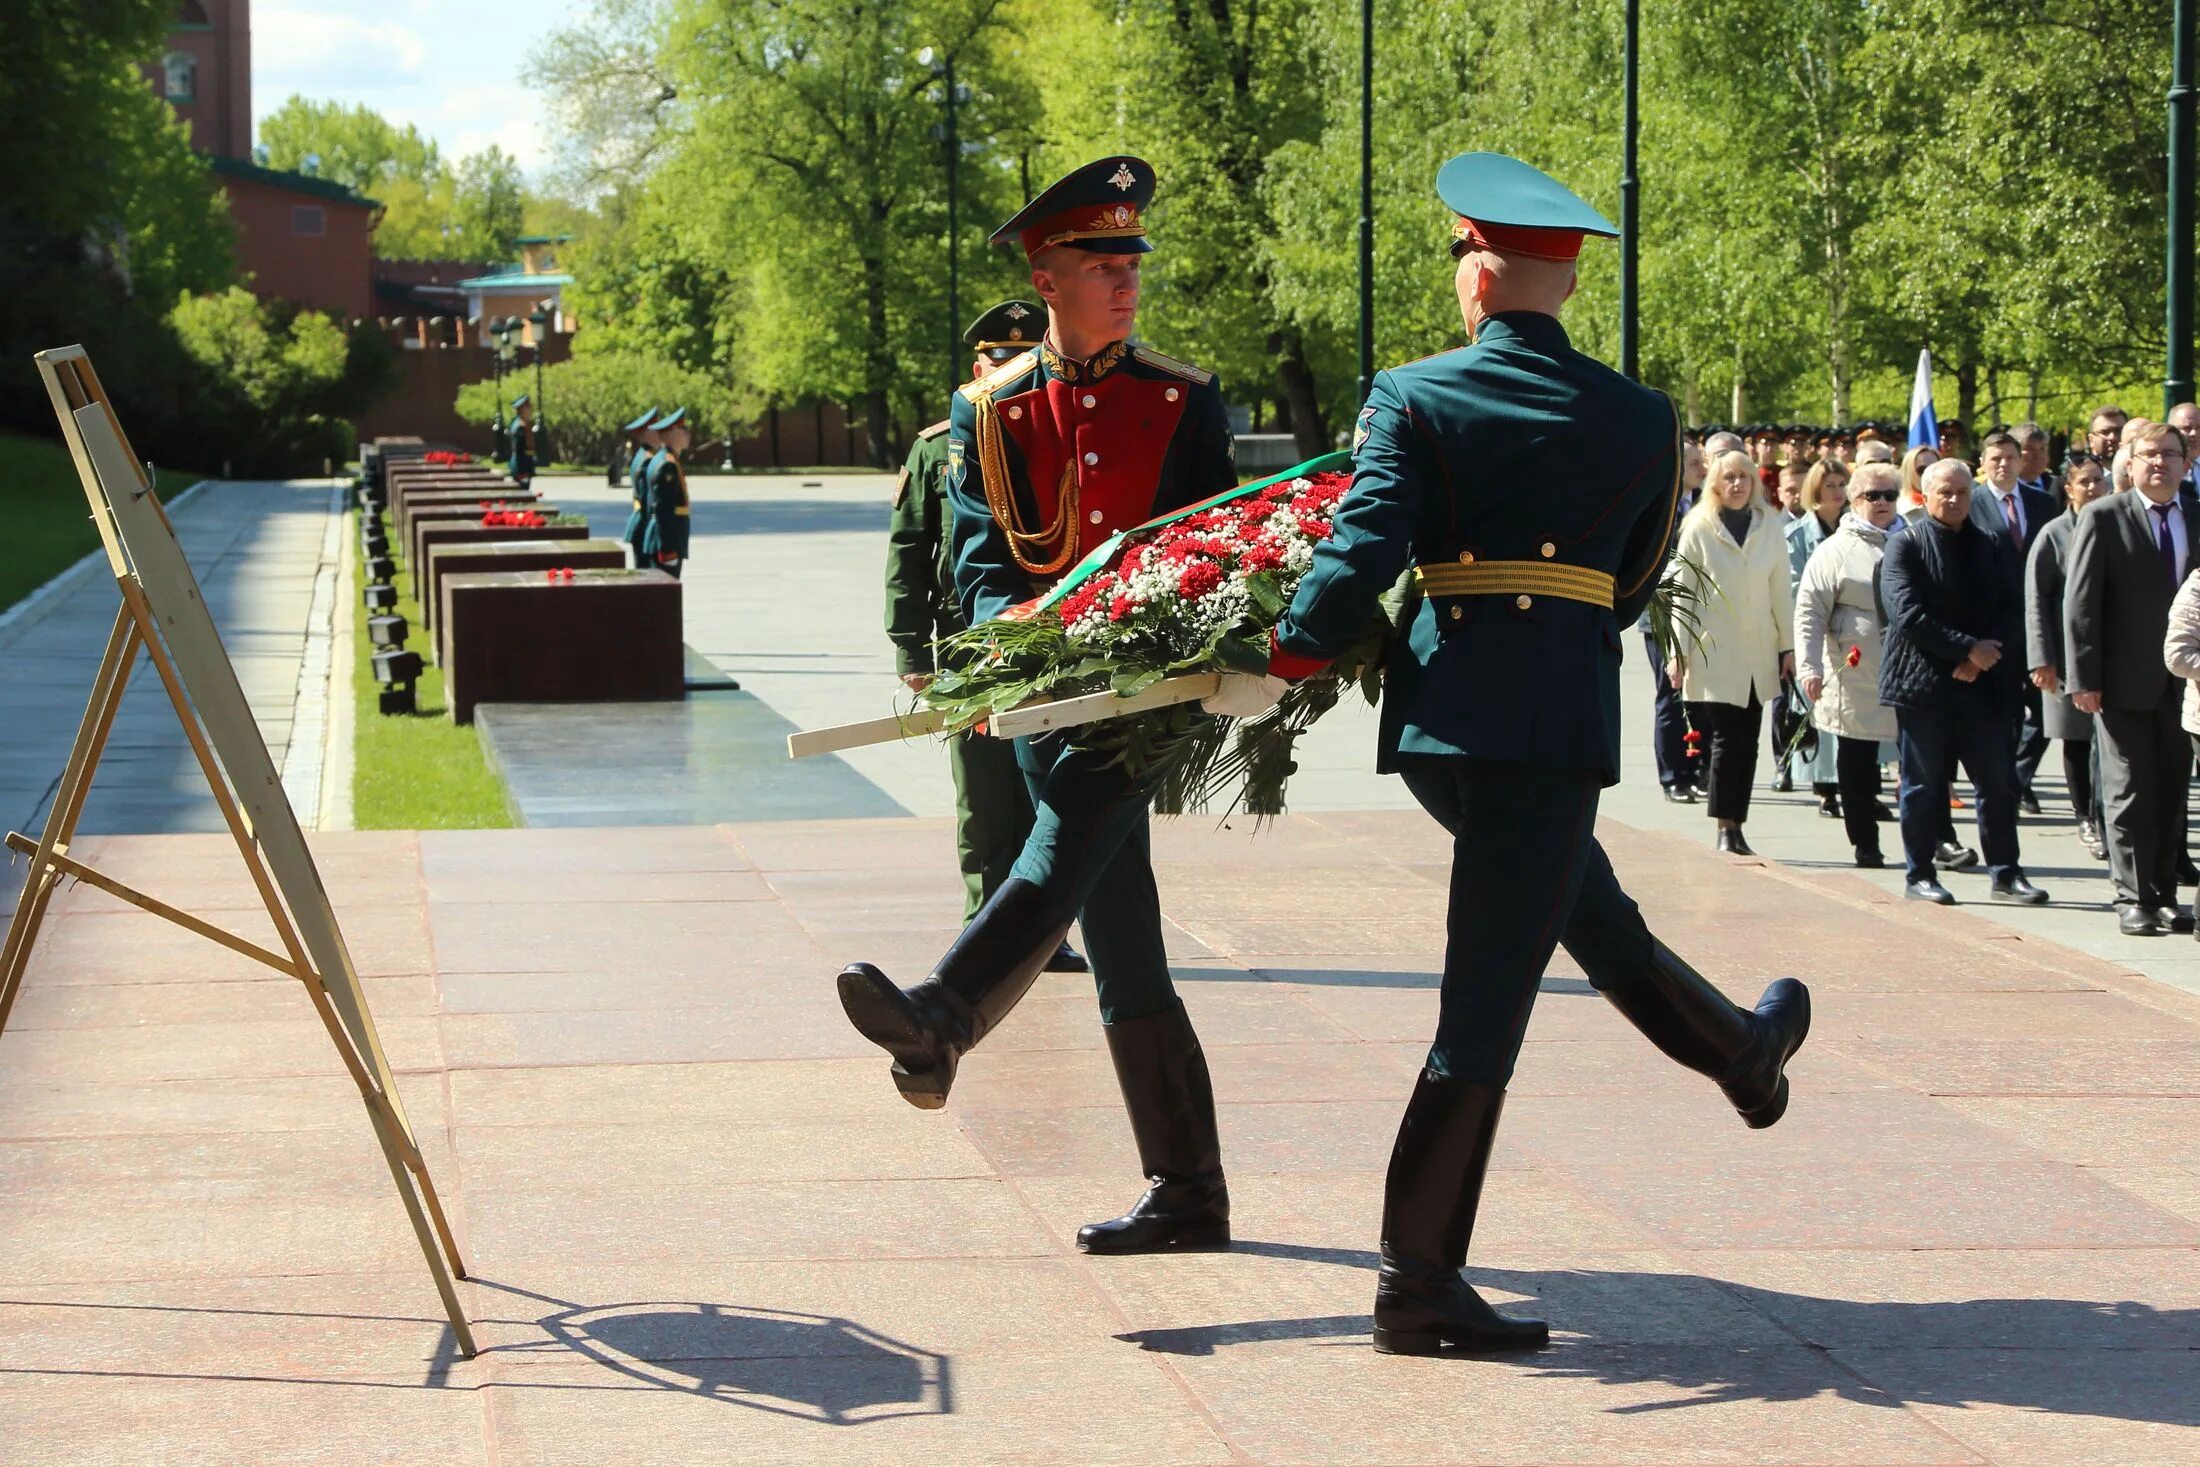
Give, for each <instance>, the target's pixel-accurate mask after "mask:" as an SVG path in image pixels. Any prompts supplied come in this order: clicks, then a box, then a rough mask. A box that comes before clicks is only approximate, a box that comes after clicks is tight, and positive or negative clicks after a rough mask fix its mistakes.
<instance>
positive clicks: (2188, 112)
mask: <svg viewBox="0 0 2200 1467" xmlns="http://www.w3.org/2000/svg"><path fill="white" fill-rule="evenodd" d="M2172 24H2173V26H2174V27H2175V34H2174V38H2173V40H2172V41H2171V44H2170V83H2169V260H2168V265H2169V270H2168V279H2167V281H2166V282H2165V284H2166V286H2167V288H2166V290H2165V291H2164V292H2163V293H2164V295H2165V296H2166V297H2167V305H2168V318H2169V319H2168V321H2167V325H2168V327H2169V352H2168V356H2167V360H2166V361H2165V362H2164V371H2163V373H2162V410H2163V416H2165V417H2167V416H2168V414H2169V409H2171V408H2173V407H2175V406H2177V404H2179V403H2181V402H2190V401H2191V400H2192V396H2193V391H2192V172H2193V158H2192V150H2193V90H2192V45H2193V33H2192V0H2177V8H2176V10H2175V12H2174V19H2173V21H2172Z"/></svg>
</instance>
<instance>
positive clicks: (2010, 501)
mask: <svg viewBox="0 0 2200 1467" xmlns="http://www.w3.org/2000/svg"><path fill="white" fill-rule="evenodd" d="M2001 517H2002V518H2003V519H2005V520H2007V521H2009V543H2010V544H2012V545H2014V546H2016V547H2017V548H2018V549H2019V550H2022V549H2023V548H2024V526H2022V525H2020V524H2018V523H2017V496H2016V495H2014V494H2005V495H2003V496H2002V500H2001Z"/></svg>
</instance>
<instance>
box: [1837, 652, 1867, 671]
mask: <svg viewBox="0 0 2200 1467" xmlns="http://www.w3.org/2000/svg"><path fill="white" fill-rule="evenodd" d="M1841 660H1842V661H1844V662H1846V663H1848V665H1849V666H1851V667H1858V666H1861V665H1862V664H1863V661H1864V649H1863V648H1862V647H1851V648H1849V655H1848V656H1847V657H1844V658H1843V659H1841Z"/></svg>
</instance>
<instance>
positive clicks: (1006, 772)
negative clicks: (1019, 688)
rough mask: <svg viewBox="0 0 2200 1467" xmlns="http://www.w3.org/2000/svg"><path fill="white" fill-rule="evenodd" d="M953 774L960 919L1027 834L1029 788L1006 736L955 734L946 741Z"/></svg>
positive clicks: (1002, 872) (999, 877)
mask: <svg viewBox="0 0 2200 1467" xmlns="http://www.w3.org/2000/svg"><path fill="white" fill-rule="evenodd" d="M947 767H948V769H949V770H950V771H951V772H952V773H953V774H954V776H955V851H956V857H957V860H958V863H959V864H960V865H961V867H962V875H963V893H964V896H963V921H965V922H968V921H969V920H970V919H971V918H972V917H975V916H977V915H978V908H980V907H982V906H984V905H985V899H986V898H987V897H989V896H991V895H993V893H994V891H995V890H996V889H997V888H998V887H999V886H1000V884H1001V883H1002V882H1003V881H1005V880H1007V879H1008V873H1009V871H1010V869H1011V868H1013V867H1014V866H1015V864H1016V857H1017V856H1019V855H1020V854H1022V852H1023V849H1024V837H1026V836H1028V835H1030V834H1031V792H1030V790H1029V789H1027V788H1026V787H1025V785H1024V772H1023V770H1022V769H1020V768H1018V767H1017V764H1016V746H1015V745H1014V744H1013V743H1011V742H1009V741H1008V740H1007V739H989V738H986V737H984V736H982V735H980V734H972V733H959V734H956V735H954V736H953V737H952V738H950V739H949V740H948V741H947Z"/></svg>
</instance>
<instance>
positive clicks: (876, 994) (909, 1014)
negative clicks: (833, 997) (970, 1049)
mask: <svg viewBox="0 0 2200 1467" xmlns="http://www.w3.org/2000/svg"><path fill="white" fill-rule="evenodd" d="M839 988H840V1007H841V1011H842V1012H843V1013H845V1014H846V1015H847V1016H848V1022H849V1023H851V1024H853V1025H855V1029H856V1032H857V1033H858V1034H861V1035H862V1036H863V1037H864V1038H866V1039H868V1040H870V1041H871V1042H872V1043H873V1044H875V1045H877V1046H878V1047H879V1048H880V1049H883V1050H885V1051H886V1052H887V1053H888V1054H890V1055H892V1056H893V1057H894V1065H893V1069H892V1071H891V1072H890V1073H891V1074H892V1076H893V1080H894V1088H895V1089H896V1090H898V1091H900V1092H901V1098H902V1099H903V1100H906V1101H908V1102H909V1103H910V1104H911V1105H913V1106H915V1107H916V1108H917V1109H919V1110H938V1109H940V1108H941V1107H942V1106H944V1105H946V1104H947V1092H948V1090H949V1088H950V1087H952V1086H953V1085H954V1083H955V1062H954V1061H953V1060H952V1059H950V1060H948V1061H947V1063H945V1064H941V1063H940V1062H939V1060H938V1059H937V1054H938V1050H937V1048H936V1047H935V1044H934V1041H933V1037H932V1035H931V1034H930V1033H928V1032H927V1031H926V1029H925V1026H924V1022H923V1020H922V1018H921V1017H919V1015H918V1014H917V1012H916V1011H915V1010H914V1009H913V1008H911V1007H910V1004H909V999H908V996H907V995H906V994H904V993H903V992H902V991H901V989H899V988H898V987H896V986H895V985H894V981H893V980H892V979H890V978H888V977H887V976H886V975H885V974H884V973H881V972H880V971H879V970H878V969H876V968H874V967H872V966H871V965H870V964H868V963H855V964H851V965H850V966H848V967H846V968H843V969H842V970H841V973H840V980H839Z"/></svg>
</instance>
